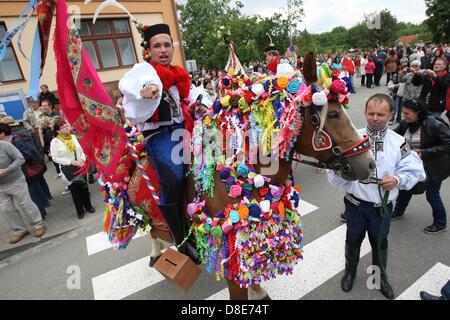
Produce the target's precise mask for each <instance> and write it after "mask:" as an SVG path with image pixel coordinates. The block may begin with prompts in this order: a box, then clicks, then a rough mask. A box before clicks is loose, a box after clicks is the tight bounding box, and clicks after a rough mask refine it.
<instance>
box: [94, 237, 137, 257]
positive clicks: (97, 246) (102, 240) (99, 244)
mask: <svg viewBox="0 0 450 320" xmlns="http://www.w3.org/2000/svg"><path fill="white" fill-rule="evenodd" d="M144 235H145V234H143V233H139V234H136V235H135V236H134V237H133V240H134V239H138V238H140V237H142V236H144ZM86 247H87V252H88V256H90V255H93V254H96V253H99V252H101V251H104V250H107V249H109V248H112V244H111V242H110V241H109V240H108V236H107V234H106V233H104V232H99V233H96V234H94V235H92V236H89V237H86Z"/></svg>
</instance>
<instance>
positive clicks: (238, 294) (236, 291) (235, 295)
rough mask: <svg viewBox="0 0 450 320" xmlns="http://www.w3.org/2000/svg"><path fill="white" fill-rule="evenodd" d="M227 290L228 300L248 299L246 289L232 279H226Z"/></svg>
mask: <svg viewBox="0 0 450 320" xmlns="http://www.w3.org/2000/svg"><path fill="white" fill-rule="evenodd" d="M227 284H228V292H229V293H230V300H248V290H247V289H246V288H241V287H239V286H238V285H237V284H236V283H234V282H233V281H229V280H227Z"/></svg>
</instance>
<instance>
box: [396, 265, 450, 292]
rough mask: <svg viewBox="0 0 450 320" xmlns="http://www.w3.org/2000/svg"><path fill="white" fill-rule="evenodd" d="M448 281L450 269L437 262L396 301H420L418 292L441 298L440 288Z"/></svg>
mask: <svg viewBox="0 0 450 320" xmlns="http://www.w3.org/2000/svg"><path fill="white" fill-rule="evenodd" d="M449 280H450V267H448V266H446V265H444V264H442V263H440V262H438V263H437V264H435V265H434V266H433V268H431V269H430V270H428V271H427V272H426V273H425V274H424V275H423V276H422V277H420V278H419V279H418V280H417V281H416V282H414V283H413V284H412V285H411V286H410V287H409V288H408V289H406V290H405V291H403V293H402V294H401V295H399V296H398V297H397V299H396V300H420V295H419V294H420V291H426V292H428V293H429V294H432V295H435V296H441V288H442V287H443V286H444V284H446V283H447V281H449Z"/></svg>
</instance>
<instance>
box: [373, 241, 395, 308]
mask: <svg viewBox="0 0 450 320" xmlns="http://www.w3.org/2000/svg"><path fill="white" fill-rule="evenodd" d="M379 258H381V259H382V261H381V263H380V261H379ZM387 258H388V249H387V248H386V249H382V250H381V257H379V256H378V250H377V249H376V248H374V247H373V246H372V264H373V265H374V266H378V267H379V268H380V270H381V267H383V270H384V271H385V272H386V266H387ZM381 271H382V270H381ZM382 272H383V271H382ZM380 291H381V293H382V294H383V295H384V296H385V297H386V298H388V299H390V300H392V299H394V290H392V287H391V285H390V284H389V282H388V280H387V278H386V277H385V275H384V273H382V274H381V281H380Z"/></svg>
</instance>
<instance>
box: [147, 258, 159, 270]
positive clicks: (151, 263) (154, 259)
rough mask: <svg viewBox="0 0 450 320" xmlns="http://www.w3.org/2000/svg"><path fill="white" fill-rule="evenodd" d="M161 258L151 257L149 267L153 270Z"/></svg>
mask: <svg viewBox="0 0 450 320" xmlns="http://www.w3.org/2000/svg"><path fill="white" fill-rule="evenodd" d="M159 258H161V256H157V257H150V261H149V263H148V266H149V267H150V268H153V266H154V265H155V263H156V261H158V260H159Z"/></svg>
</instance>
